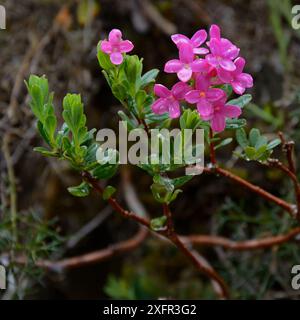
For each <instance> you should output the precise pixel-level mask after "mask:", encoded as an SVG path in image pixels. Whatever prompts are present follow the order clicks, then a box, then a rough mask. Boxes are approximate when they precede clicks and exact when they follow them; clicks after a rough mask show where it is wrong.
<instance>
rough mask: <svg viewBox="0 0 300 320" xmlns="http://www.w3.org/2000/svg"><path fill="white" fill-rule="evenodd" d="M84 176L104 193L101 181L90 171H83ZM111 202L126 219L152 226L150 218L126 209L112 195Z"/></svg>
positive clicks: (109, 200) (96, 188) (148, 226)
mask: <svg viewBox="0 0 300 320" xmlns="http://www.w3.org/2000/svg"><path fill="white" fill-rule="evenodd" d="M82 177H83V178H84V179H85V180H86V181H88V183H89V184H91V185H92V186H93V188H94V189H95V190H96V191H98V192H99V193H100V194H102V193H103V188H102V186H101V184H100V182H99V181H98V180H96V179H94V178H93V177H92V176H91V175H90V174H89V173H88V172H83V173H82ZM108 202H109V204H110V205H111V206H112V208H114V209H115V210H116V211H117V212H118V213H120V214H121V215H122V216H123V217H124V218H126V219H132V220H135V221H136V222H138V223H140V224H142V225H143V226H145V227H147V228H150V222H149V220H148V219H145V218H143V217H141V216H139V215H137V214H135V213H134V212H132V211H128V210H125V209H124V208H123V207H122V206H121V205H120V204H119V203H118V201H117V200H116V199H114V198H112V197H110V198H109V199H108Z"/></svg>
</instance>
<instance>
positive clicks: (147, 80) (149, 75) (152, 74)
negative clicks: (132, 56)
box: [140, 69, 159, 88]
mask: <svg viewBox="0 0 300 320" xmlns="http://www.w3.org/2000/svg"><path fill="white" fill-rule="evenodd" d="M158 73H159V70H158V69H152V70H150V71H148V72H146V73H145V74H144V75H143V76H142V78H141V81H140V88H144V87H146V86H147V85H149V84H151V83H153V82H154V81H155V78H156V77H157V75H158Z"/></svg>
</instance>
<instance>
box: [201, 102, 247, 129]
mask: <svg viewBox="0 0 300 320" xmlns="http://www.w3.org/2000/svg"><path fill="white" fill-rule="evenodd" d="M225 103H226V96H225V97H224V98H222V99H220V100H218V101H216V102H214V103H213V109H212V113H211V114H209V115H207V116H201V118H202V119H203V120H209V121H210V124H211V128H212V129H213V131H215V132H221V131H223V130H224V129H225V126H226V118H238V117H239V116H240V115H241V113H242V111H241V108H239V107H237V106H234V105H230V104H225Z"/></svg>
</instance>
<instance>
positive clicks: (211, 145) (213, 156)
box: [209, 128, 217, 166]
mask: <svg viewBox="0 0 300 320" xmlns="http://www.w3.org/2000/svg"><path fill="white" fill-rule="evenodd" d="M213 137H214V134H213V131H212V129H211V128H209V140H210V141H209V151H210V162H211V164H212V165H213V166H215V165H216V164H217V161H216V152H215V146H214V142H213V141H212V139H213Z"/></svg>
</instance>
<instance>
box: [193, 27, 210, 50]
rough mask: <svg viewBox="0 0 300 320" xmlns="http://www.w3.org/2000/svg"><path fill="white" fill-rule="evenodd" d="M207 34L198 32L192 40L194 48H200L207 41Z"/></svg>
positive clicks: (201, 31) (203, 31) (202, 31)
mask: <svg viewBox="0 0 300 320" xmlns="http://www.w3.org/2000/svg"><path fill="white" fill-rule="evenodd" d="M206 38H207V32H206V31H205V30H203V29H202V30H199V31H197V32H196V33H195V34H194V35H193V36H192V38H191V42H192V43H193V45H194V47H199V46H201V44H202V43H203V42H204V41H205V40H206Z"/></svg>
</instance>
